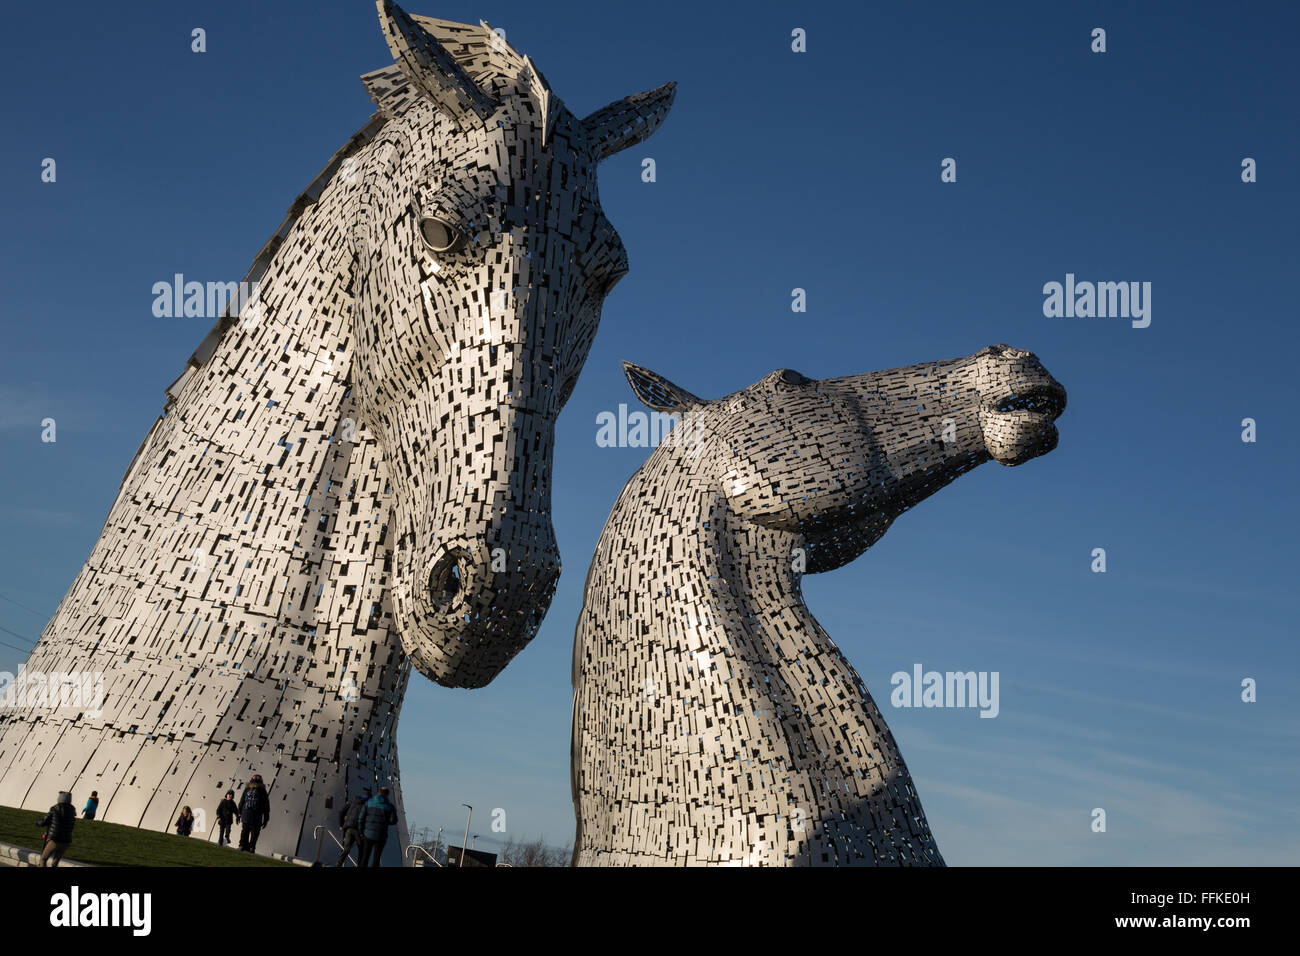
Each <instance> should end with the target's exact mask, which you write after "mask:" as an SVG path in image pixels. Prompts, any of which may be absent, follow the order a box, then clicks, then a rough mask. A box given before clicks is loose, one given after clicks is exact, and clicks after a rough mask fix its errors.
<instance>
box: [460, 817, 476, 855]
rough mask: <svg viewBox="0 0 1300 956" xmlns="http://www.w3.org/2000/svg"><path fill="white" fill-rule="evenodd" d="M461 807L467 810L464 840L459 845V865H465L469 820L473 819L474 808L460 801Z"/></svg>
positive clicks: (467, 850)
mask: <svg viewBox="0 0 1300 956" xmlns="http://www.w3.org/2000/svg"><path fill="white" fill-rule="evenodd" d="M461 806H462V807H464V808H465V809H467V810H468V811H469V814H468V815H467V816H466V817H465V842H464V843H462V844H461V845H460V865H461V866H464V865H465V854H466V853H468V852H469V821H470V820H472V819H474V808H473V807H471V806H470V805H469V804H468V803H462V804H461Z"/></svg>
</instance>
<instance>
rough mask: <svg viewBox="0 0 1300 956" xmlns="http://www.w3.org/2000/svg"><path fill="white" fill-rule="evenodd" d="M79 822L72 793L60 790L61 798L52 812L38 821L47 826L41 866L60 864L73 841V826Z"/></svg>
mask: <svg viewBox="0 0 1300 956" xmlns="http://www.w3.org/2000/svg"><path fill="white" fill-rule="evenodd" d="M76 822H77V811H76V810H75V809H74V808H73V806H72V794H70V793H68V792H67V791H60V792H59V800H58V802H57V803H56V804H54V806H52V807H50V812H49V813H47V814H45V816H44V817H43V818H41V819H40V820H37V821H36V825H37V826H38V827H45V828H46V830H45V848H44V849H43V850H41V866H58V865H59V861H60V860H62V859H63V854H65V853H67V852H68V846H69V845H70V844H71V843H72V828H73V826H74V825H75V824H76Z"/></svg>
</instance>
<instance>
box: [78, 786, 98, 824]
mask: <svg viewBox="0 0 1300 956" xmlns="http://www.w3.org/2000/svg"><path fill="white" fill-rule="evenodd" d="M98 809H99V791H98V790H92V791H90V799H89V800H87V801H86V809H84V810H82V811H81V816H82V818H83V819H86V820H93V819H95V811H96V810H98Z"/></svg>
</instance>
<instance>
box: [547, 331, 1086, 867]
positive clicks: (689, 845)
mask: <svg viewBox="0 0 1300 956" xmlns="http://www.w3.org/2000/svg"><path fill="white" fill-rule="evenodd" d="M626 371H627V376H628V380H629V382H630V383H631V385H632V389H633V391H634V392H636V394H637V396H638V397H639V398H640V399H641V401H642V402H644V403H645V404H646V405H648V406H649V407H650V408H652V409H654V410H655V411H657V412H661V413H664V414H668V415H673V416H676V417H677V418H678V419H679V422H678V424H676V425H675V426H674V427H673V429H672V431H670V432H669V433H668V435H667V437H666V438H665V439H664V440H663V441H662V442H661V443H660V446H659V447H658V448H657V449H656V450H655V452H654V454H652V455H651V456H650V459H649V460H648V461H647V462H646V463H645V464H644V465H643V466H642V467H641V469H640V470H639V471H638V472H637V473H636V474H635V475H634V476H633V477H632V479H631V480H630V481H629V482H628V483H627V486H626V487H625V488H624V489H623V492H622V494H621V495H620V496H619V498H618V501H617V502H616V504H615V505H614V509H613V511H612V513H611V514H610V517H609V521H608V522H607V523H606V525H605V529H604V531H603V532H602V533H601V537H600V541H599V543H598V545H597V548H596V555H595V557H594V559H593V560H592V564H591V570H590V572H589V574H588V578H587V588H586V593H585V595H584V601H583V608H582V613H581V615H580V617H579V621H578V626H577V630H576V632H575V641H574V659H573V684H574V702H573V732H572V773H573V776H572V786H573V798H574V807H575V812H576V816H577V834H576V836H575V840H574V861H575V863H577V864H580V865H628V864H647V863H649V864H656V863H658V864H683V863H686V864H709V865H721V864H742V865H786V866H789V865H825V864H908V865H941V864H942V863H943V857H942V856H941V854H940V853H939V850H938V847H937V845H936V843H935V840H934V837H933V835H932V834H931V832H930V828H929V824H928V823H927V821H926V818H925V813H924V811H923V810H922V809H921V803H920V799H919V797H917V794H916V790H915V788H914V787H913V785H912V780H911V777H910V775H909V774H908V771H907V766H906V764H904V762H903V759H902V756H901V755H900V754H899V752H898V746H897V744H896V743H895V741H894V738H893V735H892V734H891V733H890V731H889V728H888V726H887V725H886V723H885V721H884V718H883V717H882V716H881V714H880V711H879V709H878V708H877V706H876V704H875V702H874V701H873V700H872V698H871V695H870V694H869V693H868V691H867V689H866V687H865V686H864V685H863V683H862V680H861V679H860V678H859V677H858V675H857V673H856V671H854V669H853V667H852V665H851V664H849V662H848V661H847V660H846V659H845V658H844V656H843V654H841V653H840V650H839V648H838V647H836V645H835V643H834V642H833V641H832V640H831V639H830V637H829V636H828V635H827V634H826V632H825V631H824V630H823V629H822V627H821V625H820V624H818V622H817V620H816V618H814V617H813V615H812V614H811V612H810V611H809V610H808V608H807V606H806V605H805V604H804V601H803V596H802V593H801V586H800V582H801V579H802V576H803V574H804V573H814V572H818V571H826V570H829V569H831V568H836V567H840V566H841V565H843V564H846V563H847V562H849V561H851V560H853V559H854V558H856V557H858V556H859V555H860V554H862V553H863V552H864V551H866V550H867V549H868V548H869V547H871V545H872V544H874V543H875V542H876V541H877V540H879V538H880V536H881V535H883V534H884V533H885V531H886V530H887V529H888V528H889V527H890V525H891V524H892V523H893V522H894V520H895V519H896V518H898V516H899V515H901V514H902V513H903V512H904V511H906V510H907V509H908V508H911V507H912V506H913V505H915V504H917V503H918V502H920V501H921V500H922V499H924V498H927V497H928V496H930V495H932V494H934V493H935V492H936V491H938V490H939V489H940V488H942V487H944V486H945V485H946V484H948V483H949V482H951V481H953V480H954V479H956V478H957V477H959V476H960V475H963V474H965V473H966V472H968V471H970V470H971V469H972V468H975V467H977V466H978V465H980V464H982V463H984V462H987V461H990V460H992V461H997V462H1000V463H1001V464H1004V465H1012V466H1014V465H1019V464H1022V463H1024V462H1026V461H1029V460H1030V459H1032V458H1035V457H1037V456H1039V455H1042V454H1045V453H1046V452H1048V451H1051V450H1052V449H1053V448H1054V447H1056V442H1057V431H1056V426H1055V424H1054V422H1055V420H1056V418H1057V417H1058V416H1059V415H1060V414H1061V412H1062V411H1063V410H1064V408H1065V390H1064V389H1063V388H1062V387H1061V386H1060V384H1059V383H1057V382H1056V380H1055V379H1053V378H1052V376H1051V375H1049V374H1048V373H1047V371H1046V370H1045V369H1044V368H1043V366H1042V364H1041V363H1040V362H1039V361H1038V359H1037V358H1036V357H1035V356H1034V355H1033V354H1032V353H1029V352H1024V351H1020V350H1017V349H1013V348H1010V347H1008V346H1005V345H997V346H991V347H989V348H986V349H984V350H982V351H980V352H977V353H976V354H974V355H971V356H967V357H965V358H959V359H952V360H949V361H940V362H928V363H924V364H921V365H913V366H910V367H907V368H899V369H890V370H887V371H882V372H871V373H868V374H865V375H852V376H847V377H844V378H829V379H822V380H820V381H814V380H812V379H809V378H806V377H804V376H803V375H800V374H799V373H798V372H794V371H792V370H790V369H780V370H778V371H775V372H773V373H771V374H770V375H767V376H765V377H764V378H763V379H761V380H760V381H758V382H756V383H755V384H753V385H751V386H750V387H748V388H746V389H742V390H741V391H739V392H736V393H734V394H732V395H728V396H726V397H724V398H720V399H716V400H714V401H705V400H703V399H701V398H698V397H697V396H695V395H693V394H691V393H690V392H688V391H686V390H685V389H682V388H680V387H678V386H676V385H674V384H673V383H672V382H669V381H668V380H667V379H664V378H663V377H661V376H659V375H656V374H655V373H653V372H650V371H648V370H646V369H643V368H640V367H638V366H635V365H630V364H629V365H626Z"/></svg>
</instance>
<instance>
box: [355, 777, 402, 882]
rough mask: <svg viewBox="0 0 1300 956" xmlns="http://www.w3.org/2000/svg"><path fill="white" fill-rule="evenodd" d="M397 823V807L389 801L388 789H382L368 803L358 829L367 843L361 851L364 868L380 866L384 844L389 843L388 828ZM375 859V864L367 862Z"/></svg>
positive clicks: (363, 810) (362, 812)
mask: <svg viewBox="0 0 1300 956" xmlns="http://www.w3.org/2000/svg"><path fill="white" fill-rule="evenodd" d="M396 822H397V807H395V806H393V802H392V801H391V800H389V799H388V788H387V787H380V788H379V793H377V794H375V795H374V796H373V797H371V798H370V799H369V800H367V801H366V805H365V807H364V808H363V809H362V811H361V818H360V820H359V821H358V827H357V829H359V830H360V831H361V835H362V836H363V837H365V839H366V842H365V845H364V848H363V849H362V851H361V865H362V866H379V860H380V858H381V857H383V855H384V844H386V843H387V842H388V828H389V827H391V826H392V825H393V824H395V823H396ZM370 859H373V861H374V862H373V863H370V862H367V861H368V860H370Z"/></svg>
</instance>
